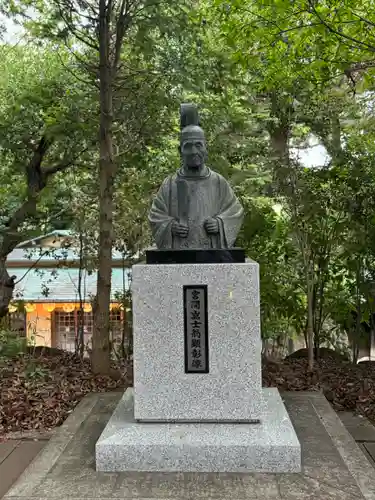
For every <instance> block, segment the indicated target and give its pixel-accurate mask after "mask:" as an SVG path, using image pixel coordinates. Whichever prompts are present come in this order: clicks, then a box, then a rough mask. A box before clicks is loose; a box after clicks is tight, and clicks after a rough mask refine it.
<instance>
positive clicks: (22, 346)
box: [0, 328, 27, 358]
mask: <svg viewBox="0 0 375 500" xmlns="http://www.w3.org/2000/svg"><path fill="white" fill-rule="evenodd" d="M26 347H27V341H26V339H25V338H22V337H19V335H18V334H17V333H16V332H13V331H12V330H9V329H4V328H2V329H1V330H0V358H2V357H4V358H14V357H16V356H18V355H19V354H23V353H25V352H26Z"/></svg>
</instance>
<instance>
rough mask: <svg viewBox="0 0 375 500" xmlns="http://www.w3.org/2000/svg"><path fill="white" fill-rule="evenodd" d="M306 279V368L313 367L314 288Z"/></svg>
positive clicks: (311, 368) (310, 368)
mask: <svg viewBox="0 0 375 500" xmlns="http://www.w3.org/2000/svg"><path fill="white" fill-rule="evenodd" d="M309 281H310V280H309V279H308V280H307V349H308V370H309V371H312V370H313V368H314V323H313V321H314V317H313V315H314V311H313V300H314V288H313V285H312V283H310V282H309Z"/></svg>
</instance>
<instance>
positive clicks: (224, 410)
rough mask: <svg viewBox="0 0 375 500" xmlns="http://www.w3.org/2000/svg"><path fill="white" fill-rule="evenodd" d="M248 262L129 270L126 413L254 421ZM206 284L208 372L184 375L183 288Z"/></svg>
mask: <svg viewBox="0 0 375 500" xmlns="http://www.w3.org/2000/svg"><path fill="white" fill-rule="evenodd" d="M258 276H259V270H258V264H257V263H256V262H246V263H231V264H227V263H216V264H165V265H163V264H162V265H160V264H153V265H147V264H138V265H135V266H133V276H132V278H133V279H132V296H133V332H134V416H135V419H136V420H139V421H151V422H153V421H163V422H165V421H181V420H183V421H209V422H212V421H214V422H215V421H222V422H240V421H245V422H249V421H258V420H260V418H261V416H262V410H263V406H262V404H263V403H262V391H261V338H260V314H259V279H258ZM194 285H206V286H207V304H206V309H207V310H206V312H207V320H208V321H207V324H208V356H209V359H208V366H209V370H208V373H186V372H185V345H184V344H185V331H184V329H185V320H184V296H183V288H184V286H194Z"/></svg>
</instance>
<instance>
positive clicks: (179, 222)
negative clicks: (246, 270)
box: [149, 105, 243, 249]
mask: <svg viewBox="0 0 375 500" xmlns="http://www.w3.org/2000/svg"><path fill="white" fill-rule="evenodd" d="M181 123H182V131H181V137H180V154H181V158H182V167H181V168H180V169H179V170H178V171H177V172H176V173H175V174H173V175H171V176H169V177H167V178H166V179H165V180H164V182H163V183H162V185H161V187H160V189H159V192H158V193H157V195H156V197H155V199H154V201H153V204H152V207H151V210H150V213H149V221H150V225H151V229H152V234H153V236H154V239H155V242H156V246H157V247H158V248H159V249H186V248H191V249H207V248H214V249H225V248H231V247H233V245H234V243H235V240H236V238H237V234H238V232H239V230H240V228H241V224H242V220H243V208H242V206H241V204H240V202H239V201H238V199H237V198H236V196H235V194H234V192H233V190H232V188H231V187H230V186H229V184H228V182H227V181H226V180H225V179H224V177H222V176H221V175H220V174H218V173H217V172H214V171H213V170H211V169H210V168H209V167H207V166H206V164H205V162H206V159H207V147H206V139H205V135H204V132H203V130H202V129H201V127H200V126H199V124H198V123H199V120H198V113H197V112H196V108H195V106H192V105H182V106H181Z"/></svg>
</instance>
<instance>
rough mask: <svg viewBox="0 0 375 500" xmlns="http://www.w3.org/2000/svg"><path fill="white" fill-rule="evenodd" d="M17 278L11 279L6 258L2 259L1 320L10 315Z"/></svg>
mask: <svg viewBox="0 0 375 500" xmlns="http://www.w3.org/2000/svg"><path fill="white" fill-rule="evenodd" d="M14 279H15V276H12V277H10V276H9V274H8V271H7V269H6V257H4V258H0V318H4V317H6V316H7V314H8V306H9V303H10V301H11V300H12V295H13V290H14Z"/></svg>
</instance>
